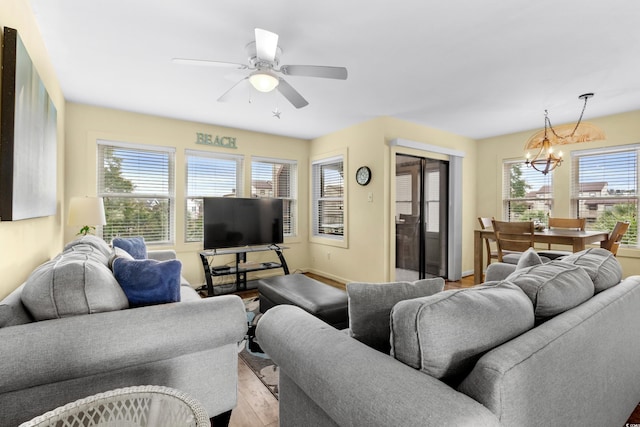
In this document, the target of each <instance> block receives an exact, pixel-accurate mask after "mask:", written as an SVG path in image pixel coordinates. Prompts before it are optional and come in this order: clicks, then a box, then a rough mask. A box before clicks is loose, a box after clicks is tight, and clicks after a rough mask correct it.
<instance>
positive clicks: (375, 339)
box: [347, 277, 444, 353]
mask: <svg viewBox="0 0 640 427" xmlns="http://www.w3.org/2000/svg"><path fill="white" fill-rule="evenodd" d="M442 289H444V279H442V278H441V277H437V278H434V279H424V280H417V281H415V282H413V283H410V282H389V283H361V282H353V283H348V284H347V298H348V300H349V331H350V334H351V336H352V337H354V338H355V339H357V340H358V341H361V342H363V343H365V344H367V345H368V346H370V347H373V348H375V349H377V350H380V351H383V352H385V353H389V350H390V348H391V345H390V344H389V335H390V328H389V315H390V313H391V309H392V308H393V306H394V305H396V303H398V302H399V301H402V300H405V299H411V298H418V297H426V296H429V295H433V294H435V293H437V292H440V291H442Z"/></svg>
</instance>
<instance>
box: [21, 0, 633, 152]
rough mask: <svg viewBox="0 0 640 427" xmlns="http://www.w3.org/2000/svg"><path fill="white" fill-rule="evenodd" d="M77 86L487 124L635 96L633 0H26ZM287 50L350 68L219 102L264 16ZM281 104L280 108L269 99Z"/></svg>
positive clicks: (151, 110)
mask: <svg viewBox="0 0 640 427" xmlns="http://www.w3.org/2000/svg"><path fill="white" fill-rule="evenodd" d="M31 4H32V7H33V11H34V13H35V17H36V20H37V22H38V25H39V27H40V30H41V32H42V35H43V38H44V41H45V44H46V47H47V50H48V52H49V55H50V57H51V60H52V62H53V65H54V67H55V69H56V72H57V75H58V77H59V79H60V83H61V85H62V90H63V92H64V95H65V97H66V99H67V100H68V101H72V102H78V103H86V104H91V105H98V106H104V107H110V108H116V109H121V110H127V111H134V112H140V113H147V114H153V115H159V116H166V117H171V118H176V119H183V120H192V121H197V122H202V123H210V124H215V125H222V126H230V127H236V128H242V129H249V130H254V131H261V132H267V133H272V134H277V135H286V136H293V137H299V138H306V139H310V138H314V137H318V136H321V135H325V134H328V133H330V132H333V131H336V130H339V129H342V128H345V127H348V126H350V125H353V124H356V123H360V122H363V121H365V120H368V119H371V118H375V117H379V116H392V117H397V118H399V119H404V120H408V121H411V122H415V123H419V124H423V125H426V126H430V127H434V128H439V129H444V130H447V131H450V132H453V133H456V134H459V135H464V136H467V137H471V138H484V137H489V136H495V135H502V134H507V133H511V132H516V131H521V130H527V129H535V128H539V127H542V125H543V120H544V116H543V114H544V110H545V109H548V110H549V117H550V119H551V121H552V123H554V124H560V123H563V122H569V121H575V120H576V119H577V117H578V115H579V113H580V109H581V107H582V101H580V100H578V95H580V94H582V93H585V92H595V94H596V96H595V97H594V98H592V99H591V100H590V101H589V105H588V107H587V111H586V113H585V118H586V119H589V118H593V117H599V116H604V115H608V114H614V113H620V112H624V111H632V110H640V78H639V77H640V25H639V24H638V23H639V22H640V1H637V0H589V1H584V0H466V1H465V0H440V1H434V0H397V1H389V0H387V1H380V0H349V1H345V0H324V1H293V0H289V1H287V0H270V1H256V0H188V1H177V0H173V1H172V0H160V1H158V0H136V1H131V0H94V1H86V0H31ZM256 27H258V28H263V29H266V30H269V31H272V32H275V33H277V34H279V36H280V40H279V45H280V47H281V48H282V50H283V53H282V55H281V64H304V65H333V66H345V67H347V69H348V71H349V77H348V79H347V80H346V81H341V80H329V79H319V78H309V77H293V76H287V77H286V79H287V81H288V82H289V83H290V84H291V85H292V86H293V87H295V88H296V89H297V90H298V91H299V92H300V93H301V94H302V95H303V96H304V97H305V98H306V99H307V100H308V101H309V105H308V106H307V107H304V108H302V109H298V110H297V109H295V108H293V107H292V106H291V105H290V104H288V102H287V101H286V100H285V99H284V98H283V97H282V96H281V95H280V94H279V93H277V91H275V92H272V93H269V94H262V93H258V92H255V93H254V94H253V95H251V98H252V102H251V103H249V102H248V101H249V95H247V96H241V97H240V100H237V101H234V102H230V103H221V102H217V101H216V100H217V98H218V97H219V96H220V95H222V94H223V93H224V92H225V91H226V90H227V89H229V88H230V87H231V86H232V85H233V84H235V82H237V81H238V80H240V79H242V78H243V77H244V76H246V75H247V74H248V71H247V70H244V71H241V70H233V69H229V68H214V67H206V66H205V67H196V66H189V65H184V64H176V63H174V62H172V61H171V60H172V58H174V57H182V58H197V59H211V60H217V61H228V62H239V63H246V62H247V57H246V53H245V49H244V47H245V45H246V44H247V43H248V42H250V41H252V40H253V39H254V28H256ZM276 107H277V108H278V109H279V110H281V111H282V114H281V118H280V119H278V118H276V117H274V116H273V114H272V110H274V109H275V108H276Z"/></svg>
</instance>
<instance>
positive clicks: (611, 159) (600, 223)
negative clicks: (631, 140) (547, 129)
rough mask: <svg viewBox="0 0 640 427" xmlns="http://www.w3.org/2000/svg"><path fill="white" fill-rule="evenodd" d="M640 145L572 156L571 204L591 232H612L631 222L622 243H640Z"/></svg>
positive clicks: (592, 151) (578, 153)
mask: <svg viewBox="0 0 640 427" xmlns="http://www.w3.org/2000/svg"><path fill="white" fill-rule="evenodd" d="M639 156H640V145H632V146H626V147H611V148H603V149H597V150H581V151H573V152H572V153H571V163H572V169H571V171H572V174H571V178H572V179H571V182H572V185H571V202H572V206H573V208H574V209H575V212H576V213H577V215H578V217H579V218H586V219H587V228H588V229H590V230H602V231H611V230H612V229H613V227H614V225H615V223H616V222H618V221H629V229H628V230H627V232H626V233H625V235H624V237H623V238H622V244H624V245H630V246H634V247H638V246H640V245H639V244H638V201H639V197H640V196H639V195H638V157H639Z"/></svg>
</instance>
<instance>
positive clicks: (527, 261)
mask: <svg viewBox="0 0 640 427" xmlns="http://www.w3.org/2000/svg"><path fill="white" fill-rule="evenodd" d="M538 264H542V259H541V258H540V255H538V253H537V252H536V250H535V249H533V248H529V249H527V250H526V251H524V252H523V253H522V255H520V258H518V263H517V264H516V269H520V268H525V267H531V266H533V265H538Z"/></svg>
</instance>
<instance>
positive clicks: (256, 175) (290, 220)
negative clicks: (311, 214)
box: [251, 157, 298, 236]
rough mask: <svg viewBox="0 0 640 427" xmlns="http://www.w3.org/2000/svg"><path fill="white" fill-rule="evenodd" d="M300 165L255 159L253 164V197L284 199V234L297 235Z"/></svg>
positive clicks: (292, 162)
mask: <svg viewBox="0 0 640 427" xmlns="http://www.w3.org/2000/svg"><path fill="white" fill-rule="evenodd" d="M297 176H298V163H297V162H296V161H292V160H279V159H267V158H257V157H254V158H253V160H252V162H251V196H252V197H272V198H278V199H282V205H283V211H284V212H283V232H284V235H285V236H295V235H296V212H297V206H296V199H297V193H298V190H297Z"/></svg>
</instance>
